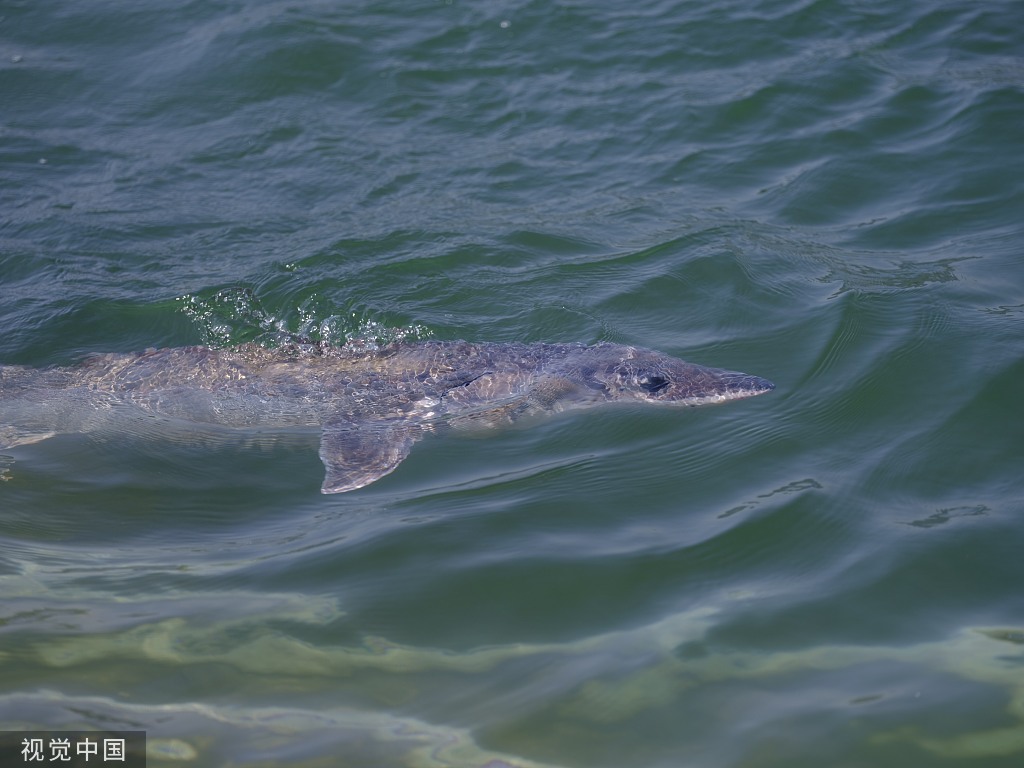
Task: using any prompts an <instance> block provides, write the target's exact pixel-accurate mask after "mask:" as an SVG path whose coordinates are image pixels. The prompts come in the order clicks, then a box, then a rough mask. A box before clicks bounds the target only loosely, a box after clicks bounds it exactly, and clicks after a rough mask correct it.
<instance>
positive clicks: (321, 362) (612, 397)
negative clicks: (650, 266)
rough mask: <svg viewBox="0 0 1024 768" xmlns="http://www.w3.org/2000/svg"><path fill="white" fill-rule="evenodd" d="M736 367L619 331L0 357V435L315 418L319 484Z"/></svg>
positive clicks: (715, 377)
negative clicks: (51, 362)
mask: <svg viewBox="0 0 1024 768" xmlns="http://www.w3.org/2000/svg"><path fill="white" fill-rule="evenodd" d="M773 388H774V385H773V384H772V383H771V382H770V381H767V380H765V379H762V378H759V377H757V376H750V375H748V374H745V373H736V372H732V371H723V370H719V369H716V368H705V367H702V366H699V365H694V364H692V363H687V362H684V361H682V360H678V359H676V358H673V357H669V356H667V355H663V354H661V353H659V352H653V351H651V350H647V349H641V348H637V347H630V346H623V345H619V344H607V343H605V344H596V345H593V346H587V345H584V344H497V343H490V344H487V343H484V344H472V343H468V342H464V341H451V342H445V341H425V342H418V343H395V344H391V345H388V346H384V347H380V348H376V347H373V348H371V347H367V346H365V345H359V344H351V345H345V346H341V347H332V346H326V345H306V344H292V345H288V346H285V347H281V348H278V349H267V348H264V347H260V346H257V345H255V344H243V345H241V346H237V347H232V348H228V349H211V348H208V347H180V348H173V349H155V350H147V351H145V352H141V353H137V354H106V355H96V356H94V357H91V358H89V359H88V360H86V361H85V362H84V363H83V364H81V365H79V366H76V367H70V368H49V369H42V370H37V369H32V368H25V367H21V366H0V448H10V447H13V446H16V445H22V444H26V443H33V442H36V441H39V440H44V439H46V438H48V437H52V436H53V435H56V434H60V433H71V432H90V431H93V430H95V429H98V428H101V427H102V426H103V425H104V423H108V422H109V421H110V416H111V414H112V413H113V412H115V411H124V409H125V408H128V409H130V410H133V411H135V412H137V413H141V414H143V415H151V416H164V417H169V418H176V419H181V420H185V421H187V422H191V423H196V424H208V425H220V426H224V427H231V428H238V429H280V430H288V429H294V428H297V427H298V428H303V427H306V428H319V429H320V430H321V440H320V459H321V460H322V461H323V464H324V467H325V469H326V477H325V479H324V482H323V486H322V487H321V490H322V491H323V492H324V493H341V492H343V491H351V490H354V489H356V488H361V487H363V486H364V485H367V484H369V483H372V482H373V481H374V480H377V479H379V478H381V477H383V476H384V475H386V474H388V473H389V472H391V471H392V470H394V469H395V467H397V466H398V464H399V463H401V461H402V460H403V459H404V458H405V457H406V456H407V455H408V454H409V451H410V449H411V448H412V446H413V444H414V443H415V442H416V441H417V440H419V439H421V438H422V437H423V436H424V435H425V434H426V433H428V432H431V431H435V430H438V429H441V428H446V427H472V426H497V425H500V424H502V423H510V422H515V421H517V420H519V419H521V418H522V417H524V416H529V415H533V414H541V413H550V412H557V411H563V410H568V409H572V408H585V407H590V406H593V405H598V404H601V403H609V402H616V401H621V402H642V403H665V404H669V405H692V406H695V405H704V404H707V403H720V402H724V401H727V400H735V399H738V398H743V397H752V396H754V395H760V394H763V393H764V392H768V391H769V390H771V389H773Z"/></svg>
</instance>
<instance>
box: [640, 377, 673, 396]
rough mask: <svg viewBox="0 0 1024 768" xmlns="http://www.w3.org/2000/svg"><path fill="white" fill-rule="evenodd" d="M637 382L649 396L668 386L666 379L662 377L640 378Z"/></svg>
mask: <svg viewBox="0 0 1024 768" xmlns="http://www.w3.org/2000/svg"><path fill="white" fill-rule="evenodd" d="M638 382H639V384H640V387H641V388H642V389H643V390H644V391H645V392H650V393H651V394H654V393H655V392H660V391H661V390H663V389H664V388H665V387H667V386H668V384H669V382H668V379H666V378H665V377H664V376H641V377H640V378H639V379H638Z"/></svg>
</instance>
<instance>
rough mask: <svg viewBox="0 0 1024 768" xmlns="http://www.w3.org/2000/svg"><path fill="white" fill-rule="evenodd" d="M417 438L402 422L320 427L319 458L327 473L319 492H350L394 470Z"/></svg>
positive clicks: (416, 430)
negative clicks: (322, 428)
mask: <svg viewBox="0 0 1024 768" xmlns="http://www.w3.org/2000/svg"><path fill="white" fill-rule="evenodd" d="M419 437H420V429H419V428H418V427H410V426H408V425H406V424H387V423H376V424H361V425H358V426H357V425H354V424H347V423H346V424H343V425H328V426H325V427H324V431H323V435H322V436H321V438H320V461H322V462H323V463H324V469H326V470H327V475H326V477H325V478H324V483H323V485H322V486H320V490H321V492H323V493H344V492H345V491H354V490H355V489H356V488H362V487H363V486H364V485H369V484H370V483H372V482H373V481H374V480H379V479H380V478H382V477H384V475H386V474H388V473H390V472H392V471H394V469H395V467H397V466H398V465H399V464H400V463H401V462H402V460H403V459H404V458H405V457H406V456H408V455H409V451H410V450H411V449H412V446H413V443H415V442H416V441H417V440H418V439H419Z"/></svg>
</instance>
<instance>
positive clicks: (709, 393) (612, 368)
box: [594, 345, 775, 406]
mask: <svg viewBox="0 0 1024 768" xmlns="http://www.w3.org/2000/svg"><path fill="white" fill-rule="evenodd" d="M612 346H613V345H609V347H612ZM600 348H601V347H600V346H598V347H595V348H594V349H600ZM614 349H615V352H616V354H615V357H616V358H617V359H616V360H615V361H614V362H610V361H606V363H605V364H604V365H603V366H596V367H595V369H594V370H595V374H594V375H595V378H596V379H597V380H598V381H599V382H600V384H601V385H602V386H603V387H604V389H605V391H606V397H607V398H608V399H610V400H622V401H636V402H645V403H664V404H668V405H690V406H697V405H709V404H712V403H724V402H727V401H729V400H738V399H741V398H745V397H754V396H755V395H761V394H764V393H765V392H770V391H771V390H773V389H775V385H774V384H773V383H772V382H770V381H768V380H767V379H763V378H761V377H760V376H752V375H750V374H747V373H740V372H738V371H726V370H722V369H720V368H708V367H705V366H703V365H696V364H694V363H688V362H686V361H685V360H680V359H678V358H675V357H670V356H668V355H663V354H661V353H660V352H654V351H652V350H649V349H640V348H637V347H614ZM606 351H607V352H610V351H612V350H611V349H606Z"/></svg>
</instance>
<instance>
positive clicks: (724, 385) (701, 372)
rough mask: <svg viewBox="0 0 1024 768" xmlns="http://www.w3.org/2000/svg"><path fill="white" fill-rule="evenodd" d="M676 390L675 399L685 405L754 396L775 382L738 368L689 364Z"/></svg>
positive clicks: (771, 388)
mask: <svg viewBox="0 0 1024 768" xmlns="http://www.w3.org/2000/svg"><path fill="white" fill-rule="evenodd" d="M678 384H679V385H680V386H677V391H676V392H674V393H673V397H672V399H673V400H677V401H679V402H681V403H684V404H686V405H705V404H711V403H724V402H727V401H729V400H739V399H741V398H744V397H755V396H757V395H763V394H764V393H765V392H771V391H772V390H773V389H775V385H774V384H773V383H772V382H770V381H768V379H764V378H761V377H760V376H753V375H751V374H749V373H740V372H739V371H724V370H721V369H719V368H705V367H704V366H701V365H690V366H689V370H688V371H687V372H686V376H685V377H683V378H682V379H681V380H680V381H679V382H678Z"/></svg>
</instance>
